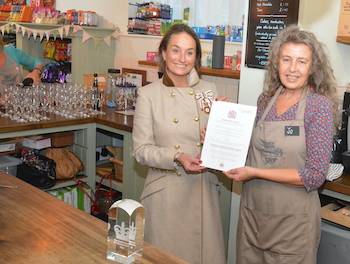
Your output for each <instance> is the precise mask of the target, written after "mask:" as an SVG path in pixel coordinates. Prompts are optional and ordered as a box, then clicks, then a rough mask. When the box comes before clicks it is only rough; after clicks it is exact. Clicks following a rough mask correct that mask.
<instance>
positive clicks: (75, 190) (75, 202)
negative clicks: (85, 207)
mask: <svg viewBox="0 0 350 264" xmlns="http://www.w3.org/2000/svg"><path fill="white" fill-rule="evenodd" d="M64 189H65V190H67V191H69V192H70V195H71V205H73V206H74V207H75V208H78V187H77V186H76V185H73V186H68V187H65V188H64Z"/></svg>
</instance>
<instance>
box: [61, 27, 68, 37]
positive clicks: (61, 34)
mask: <svg viewBox="0 0 350 264" xmlns="http://www.w3.org/2000/svg"><path fill="white" fill-rule="evenodd" d="M63 29H64V28H63V27H61V28H59V29H58V33H60V37H61V39H63ZM68 30H69V29H68Z"/></svg>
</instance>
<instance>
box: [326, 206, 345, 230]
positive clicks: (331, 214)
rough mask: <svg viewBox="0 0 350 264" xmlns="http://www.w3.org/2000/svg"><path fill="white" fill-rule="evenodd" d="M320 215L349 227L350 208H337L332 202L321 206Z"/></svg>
mask: <svg viewBox="0 0 350 264" xmlns="http://www.w3.org/2000/svg"><path fill="white" fill-rule="evenodd" d="M321 215H322V218H323V219H326V220H328V221H331V222H334V223H337V224H339V225H342V226H346V227H350V210H348V209H346V208H341V209H339V206H337V205H336V204H334V203H330V204H327V205H325V206H322V208H321Z"/></svg>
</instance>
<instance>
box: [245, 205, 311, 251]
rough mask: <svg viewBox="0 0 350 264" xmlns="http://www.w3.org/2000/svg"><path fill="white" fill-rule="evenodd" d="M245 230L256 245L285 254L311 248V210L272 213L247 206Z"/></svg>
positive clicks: (250, 240) (248, 238) (251, 242)
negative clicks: (297, 212)
mask: <svg viewBox="0 0 350 264" xmlns="http://www.w3.org/2000/svg"><path fill="white" fill-rule="evenodd" d="M242 220H243V232H244V234H245V236H246V238H247V240H248V242H249V243H250V244H251V245H253V246H254V247H256V248H258V249H261V250H265V251H270V252H271V253H275V254H283V255H302V254H303V253H305V252H306V251H308V250H309V247H310V243H309V232H310V231H309V228H308V217H307V214H284V215H281V214H268V213H263V212H259V211H255V210H252V209H249V208H246V207H243V212H242Z"/></svg>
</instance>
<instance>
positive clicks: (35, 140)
mask: <svg viewBox="0 0 350 264" xmlns="http://www.w3.org/2000/svg"><path fill="white" fill-rule="evenodd" d="M23 146H24V147H28V148H33V149H44V148H49V147H51V138H43V137H42V136H37V137H29V138H25V139H23Z"/></svg>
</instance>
